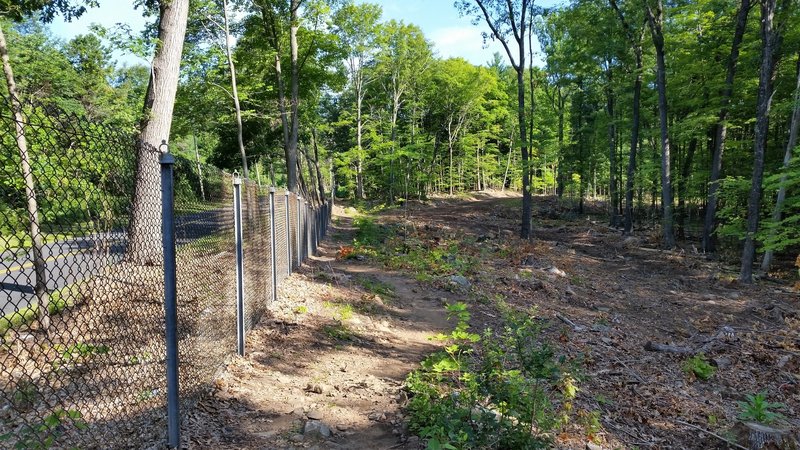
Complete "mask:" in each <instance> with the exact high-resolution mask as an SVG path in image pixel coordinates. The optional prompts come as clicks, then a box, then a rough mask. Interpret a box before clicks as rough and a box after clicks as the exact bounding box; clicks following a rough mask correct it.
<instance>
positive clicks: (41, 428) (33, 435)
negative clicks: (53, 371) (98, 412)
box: [0, 409, 88, 450]
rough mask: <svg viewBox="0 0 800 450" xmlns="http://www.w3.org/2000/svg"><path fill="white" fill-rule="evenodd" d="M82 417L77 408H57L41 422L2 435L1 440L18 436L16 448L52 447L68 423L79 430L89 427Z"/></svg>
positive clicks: (22, 449)
mask: <svg viewBox="0 0 800 450" xmlns="http://www.w3.org/2000/svg"><path fill="white" fill-rule="evenodd" d="M82 417H83V416H82V415H81V413H80V412H79V411H76V410H63V409H57V410H55V411H53V412H52V413H51V414H49V415H48V416H46V417H45V418H44V419H43V420H42V421H41V422H40V423H36V424H30V425H25V426H24V427H23V428H22V429H21V430H18V431H15V432H14V433H8V434H4V435H2V436H0V442H9V441H11V440H12V439H14V438H17V439H18V440H17V442H16V443H14V448H15V449H19V450H26V449H35V450H40V449H42V450H43V449H48V448H52V447H53V446H54V445H55V444H56V441H57V440H58V438H60V437H61V436H62V434H63V433H64V430H65V425H66V424H68V423H71V424H72V425H73V426H75V428H77V429H79V430H85V429H87V427H88V426H87V425H86V422H84V421H83V419H82Z"/></svg>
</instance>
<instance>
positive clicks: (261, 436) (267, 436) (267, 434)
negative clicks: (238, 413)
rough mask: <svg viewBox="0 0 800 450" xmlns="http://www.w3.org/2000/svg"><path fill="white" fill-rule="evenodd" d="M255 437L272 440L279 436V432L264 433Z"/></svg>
mask: <svg viewBox="0 0 800 450" xmlns="http://www.w3.org/2000/svg"><path fill="white" fill-rule="evenodd" d="M255 435H256V436H258V437H260V438H262V439H272V438H274V437H275V436H277V435H278V432H277V431H262V432H260V433H256V434H255Z"/></svg>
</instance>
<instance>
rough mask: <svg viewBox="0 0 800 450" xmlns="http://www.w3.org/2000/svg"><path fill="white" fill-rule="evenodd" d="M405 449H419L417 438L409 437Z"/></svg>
mask: <svg viewBox="0 0 800 450" xmlns="http://www.w3.org/2000/svg"><path fill="white" fill-rule="evenodd" d="M406 448H419V436H409V437H408V440H407V441H406Z"/></svg>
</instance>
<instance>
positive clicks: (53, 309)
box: [0, 282, 81, 337]
mask: <svg viewBox="0 0 800 450" xmlns="http://www.w3.org/2000/svg"><path fill="white" fill-rule="evenodd" d="M80 286H81V283H80V282H79V283H73V284H68V285H66V286H64V287H62V288H61V289H56V290H55V291H53V292H51V293H50V302H49V303H48V305H47V310H48V312H49V313H50V315H56V314H60V313H61V312H62V311H64V310H65V309H67V308H70V307H72V306H75V303H76V302H77V299H78V297H79V296H80ZM38 317H39V305H37V304H35V303H34V304H32V305H30V306H26V307H23V308H20V309H19V310H17V311H14V312H10V313H8V314H5V315H3V317H0V337H2V336H4V335H5V334H6V333H7V332H8V330H11V329H15V330H16V329H19V328H21V327H24V326H30V325H31V324H33V323H34V322H35V321H36V319H37V318H38Z"/></svg>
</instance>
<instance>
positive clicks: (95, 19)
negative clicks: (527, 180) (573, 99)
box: [52, 0, 555, 64]
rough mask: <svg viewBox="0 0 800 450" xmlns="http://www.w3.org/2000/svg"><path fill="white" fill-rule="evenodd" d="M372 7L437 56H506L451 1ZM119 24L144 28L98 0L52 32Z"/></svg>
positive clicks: (380, 0)
mask: <svg viewBox="0 0 800 450" xmlns="http://www.w3.org/2000/svg"><path fill="white" fill-rule="evenodd" d="M357 1H359V2H361V0H357ZM371 3H377V4H379V5H381V6H382V7H383V16H384V19H387V20H388V19H395V20H398V21H399V20H402V21H404V22H406V23H413V24H416V25H418V26H419V27H420V28H421V29H422V31H423V32H424V33H425V36H426V37H427V38H428V39H429V40H430V41H432V42H433V44H434V48H435V49H436V51H437V52H438V54H439V56H442V57H456V56H460V57H462V58H465V59H467V60H468V61H470V62H471V63H473V64H485V63H486V62H487V61H489V60H491V59H492V54H493V53H494V52H500V53H501V54H503V55H505V53H504V50H503V48H502V46H501V45H500V44H499V43H498V42H489V46H488V48H483V40H482V38H481V31H483V30H484V29H485V25H483V24H481V25H479V26H474V25H472V23H471V19H470V18H468V17H459V15H458V11H457V10H456V8H455V7H454V6H453V0H371ZM539 3H544V4H546V5H552V4H554V3H555V0H547V1H545V2H537V4H539ZM118 22H123V23H127V24H128V25H130V27H131V28H132V29H134V30H139V29H141V28H142V27H143V26H144V24H145V19H144V18H143V17H142V14H141V12H140V11H136V10H134V9H133V1H125V0H100V7H99V8H94V9H91V10H89V11H88V12H87V13H86V14H85V15H84V16H82V17H81V18H80V19H78V20H75V21H73V22H72V23H65V22H63V21H62V20H60V19H56V20H55V21H54V22H53V25H52V30H53V33H54V34H56V35H57V36H60V37H62V38H64V39H70V38H72V37H73V36H75V35H77V34H81V33H87V32H88V30H89V25H90V24H92V23H97V24H100V25H104V26H107V27H111V26H113V25H114V24H116V23H118ZM535 50H538V48H536V49H535ZM115 57H116V59H117V60H118V61H119V62H121V63H127V64H133V63H137V62H143V61H141V60H140V59H137V58H136V57H133V56H127V55H121V54H116V55H115Z"/></svg>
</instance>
